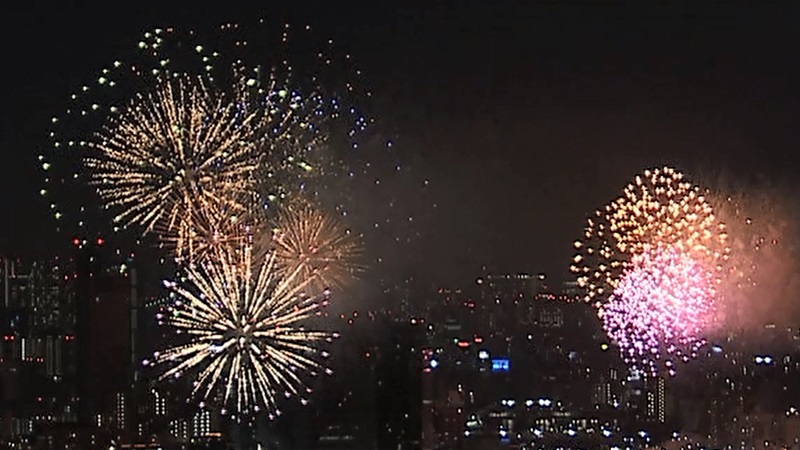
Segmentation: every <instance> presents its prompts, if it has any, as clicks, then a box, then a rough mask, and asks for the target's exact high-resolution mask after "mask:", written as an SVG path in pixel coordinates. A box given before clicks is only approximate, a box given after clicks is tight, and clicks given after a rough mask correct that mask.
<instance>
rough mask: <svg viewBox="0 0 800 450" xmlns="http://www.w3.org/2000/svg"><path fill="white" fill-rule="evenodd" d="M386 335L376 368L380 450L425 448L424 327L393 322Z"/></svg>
mask: <svg viewBox="0 0 800 450" xmlns="http://www.w3.org/2000/svg"><path fill="white" fill-rule="evenodd" d="M386 333H387V335H386V340H385V341H384V342H383V343H382V345H380V346H379V349H380V351H381V353H380V354H379V355H378V358H379V359H378V362H377V365H376V369H375V380H376V386H375V392H376V395H375V399H376V405H375V406H376V408H377V411H376V418H377V421H376V422H377V426H378V430H377V443H378V448H380V449H387V450H388V449H392V450H394V449H397V450H416V449H419V448H421V445H422V443H421V441H422V369H423V367H422V361H423V356H422V344H423V342H424V341H423V338H424V328H423V327H422V326H419V325H410V324H407V323H390V324H387V329H386Z"/></svg>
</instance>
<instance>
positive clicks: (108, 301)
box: [75, 241, 136, 433]
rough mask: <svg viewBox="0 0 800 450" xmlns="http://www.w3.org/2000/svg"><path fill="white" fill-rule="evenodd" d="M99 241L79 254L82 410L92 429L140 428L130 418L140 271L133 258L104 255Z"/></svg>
mask: <svg viewBox="0 0 800 450" xmlns="http://www.w3.org/2000/svg"><path fill="white" fill-rule="evenodd" d="M100 244H102V241H98V246H97V247H94V246H86V245H84V246H82V247H81V248H80V249H79V253H78V257H77V270H76V280H75V292H76V311H77V325H76V340H77V347H78V348H77V350H78V351H77V353H78V355H77V359H78V368H79V369H78V393H79V409H78V414H79V420H80V422H81V424H82V425H83V426H85V427H88V428H89V429H91V428H92V427H95V426H96V427H102V428H103V429H106V430H115V431H116V433H122V432H124V431H126V430H129V429H130V430H135V429H136V428H135V423H133V421H132V420H130V419H129V415H130V414H131V412H132V411H135V405H134V404H133V398H132V397H133V396H132V395H131V393H132V384H133V369H134V365H132V362H133V360H134V359H135V357H134V351H135V347H134V342H135V336H134V335H135V329H134V328H133V326H134V325H135V320H132V319H133V318H132V316H133V315H134V313H135V311H136V276H135V271H134V270H133V269H132V268H131V264H130V261H127V262H125V263H118V264H113V263H112V262H110V261H108V260H107V259H105V258H104V257H103V252H102V251H101V250H102V248H100V247H101V245H100ZM87 431H88V430H87Z"/></svg>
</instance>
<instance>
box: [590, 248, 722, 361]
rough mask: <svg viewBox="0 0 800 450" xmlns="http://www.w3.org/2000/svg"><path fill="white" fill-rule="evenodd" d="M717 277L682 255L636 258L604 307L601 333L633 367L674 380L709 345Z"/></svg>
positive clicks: (667, 251) (651, 253) (671, 251)
mask: <svg viewBox="0 0 800 450" xmlns="http://www.w3.org/2000/svg"><path fill="white" fill-rule="evenodd" d="M714 284H715V281H714V274H713V273H712V272H710V271H708V270H707V269H706V268H705V267H704V266H703V265H702V264H701V263H698V262H697V261H694V260H693V259H692V258H691V257H689V256H687V255H686V254H685V252H684V251H683V250H679V249H676V248H674V247H665V246H658V247H656V248H655V249H648V251H645V252H642V253H639V254H637V255H635V256H634V257H633V258H632V260H631V262H630V264H629V266H628V268H627V269H626V271H625V273H624V274H623V275H622V277H620V279H619V281H618V283H617V285H616V288H615V289H614V292H613V294H612V295H611V297H610V298H609V301H608V302H607V303H606V304H604V305H603V308H602V310H601V317H602V320H603V328H604V329H605V331H606V333H607V334H608V336H609V338H610V339H611V340H612V341H613V342H614V343H615V344H617V345H618V346H619V347H620V349H621V351H622V355H623V357H624V359H625V361H626V362H627V363H628V364H630V365H632V367H634V368H636V369H640V370H644V371H646V372H647V373H650V374H656V373H658V372H659V370H660V369H664V370H666V371H668V373H669V374H671V375H674V374H675V370H676V363H678V362H688V361H689V360H690V359H691V358H694V357H695V356H696V355H697V351H698V350H699V349H700V347H702V346H703V345H704V344H705V340H704V338H703V337H702V336H704V335H705V333H706V332H707V331H708V330H710V329H712V328H713V321H714V319H715V303H714V302H715V295H716V292H715V288H714Z"/></svg>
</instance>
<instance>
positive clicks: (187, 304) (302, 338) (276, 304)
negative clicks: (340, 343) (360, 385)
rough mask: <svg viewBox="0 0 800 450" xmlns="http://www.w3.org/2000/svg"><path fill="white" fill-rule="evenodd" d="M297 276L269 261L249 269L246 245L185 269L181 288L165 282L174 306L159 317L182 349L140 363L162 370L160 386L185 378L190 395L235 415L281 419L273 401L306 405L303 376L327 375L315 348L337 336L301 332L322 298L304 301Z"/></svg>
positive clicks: (305, 296) (321, 355) (272, 259)
mask: <svg viewBox="0 0 800 450" xmlns="http://www.w3.org/2000/svg"><path fill="white" fill-rule="evenodd" d="M300 277H301V276H300V270H296V271H294V272H292V273H287V274H285V275H284V276H281V275H278V274H277V271H276V267H275V257H274V255H272V256H269V257H267V258H266V260H265V261H264V262H263V264H260V265H254V264H253V257H252V250H251V247H249V246H247V247H245V248H244V249H242V250H241V251H229V252H224V251H221V252H219V253H218V254H217V255H216V257H215V258H213V259H212V260H210V262H204V263H202V264H201V265H200V266H198V267H190V268H188V269H187V271H186V282H185V283H180V284H178V283H172V282H166V283H165V285H166V286H167V287H168V288H170V289H171V290H172V292H173V293H174V296H175V303H174V306H173V307H171V308H170V310H169V311H168V313H167V314H166V315H160V316H159V319H160V320H162V321H163V322H165V323H167V324H168V325H170V326H172V327H174V328H175V329H176V330H177V332H178V333H179V334H181V335H183V336H185V337H186V339H187V342H185V343H182V344H179V345H176V346H173V347H170V348H167V349H166V350H163V351H160V352H156V353H155V354H154V356H153V359H152V361H146V364H149V365H166V366H168V368H167V369H166V370H165V371H164V372H163V373H162V375H161V376H160V379H162V380H164V379H169V378H178V377H182V376H184V375H188V376H192V377H193V379H194V383H193V389H192V396H195V397H200V398H203V399H216V400H218V401H220V402H221V403H222V404H223V405H225V406H226V407H232V408H234V409H233V410H234V411H236V413H237V414H249V413H256V412H259V411H262V410H265V411H266V412H268V413H269V414H270V415H271V416H273V415H276V414H280V409H279V406H278V398H279V397H280V396H292V395H297V396H300V397H301V402H303V403H305V402H306V401H307V400H306V399H305V398H304V397H303V396H305V395H307V394H308V393H309V392H310V390H309V389H307V388H305V387H304V384H303V381H302V377H305V376H309V375H310V376H314V375H316V374H317V373H319V372H327V373H330V370H329V369H326V368H325V367H324V366H323V365H322V364H321V363H320V362H319V360H320V358H324V357H327V353H326V352H324V351H322V350H320V349H319V348H318V346H319V345H320V344H323V343H325V342H331V340H332V339H333V338H335V337H337V335H336V334H335V333H328V332H324V331H310V330H307V329H305V327H304V325H303V324H304V323H305V322H306V321H307V320H309V319H310V318H311V317H313V316H314V315H315V314H317V313H318V312H319V310H320V308H322V307H323V306H324V305H325V304H327V301H328V300H327V294H328V293H327V292H323V293H322V294H321V295H319V296H309V295H308V294H306V293H305V289H306V287H307V286H308V285H309V283H310V282H311V281H312V280H311V279H301V278H300Z"/></svg>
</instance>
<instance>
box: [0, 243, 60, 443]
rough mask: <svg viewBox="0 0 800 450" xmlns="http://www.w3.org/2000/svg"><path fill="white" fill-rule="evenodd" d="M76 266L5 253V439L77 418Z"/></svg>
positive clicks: (1, 307)
mask: <svg viewBox="0 0 800 450" xmlns="http://www.w3.org/2000/svg"><path fill="white" fill-rule="evenodd" d="M70 275H71V267H69V264H68V263H67V262H62V261H59V259H57V258H55V259H51V260H42V261H26V260H22V259H20V258H0V295H2V301H0V335H2V337H3V338H2V341H0V373H2V375H0V385H2V388H0V396H1V397H2V399H1V400H0V421H1V422H2V426H0V430H1V431H0V439H2V440H3V441H5V443H8V442H14V441H19V440H20V439H26V436H27V438H32V437H34V435H36V436H35V437H37V438H43V437H44V438H48V439H49V438H52V436H50V435H49V434H48V432H47V431H46V430H44V428H47V427H50V426H52V425H58V426H61V425H63V424H64V423H65V422H66V423H69V422H70V421H74V410H73V409H72V405H71V400H72V396H73V392H72V390H71V389H70V387H71V382H72V381H73V380H74V368H75V364H74V361H73V358H72V356H73V353H74V352H73V349H74V348H73V347H74V339H73V333H74V319H75V316H74V313H72V307H73V305H74V303H73V297H72V295H71V292H70V290H69V289H68V286H69V282H70Z"/></svg>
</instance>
